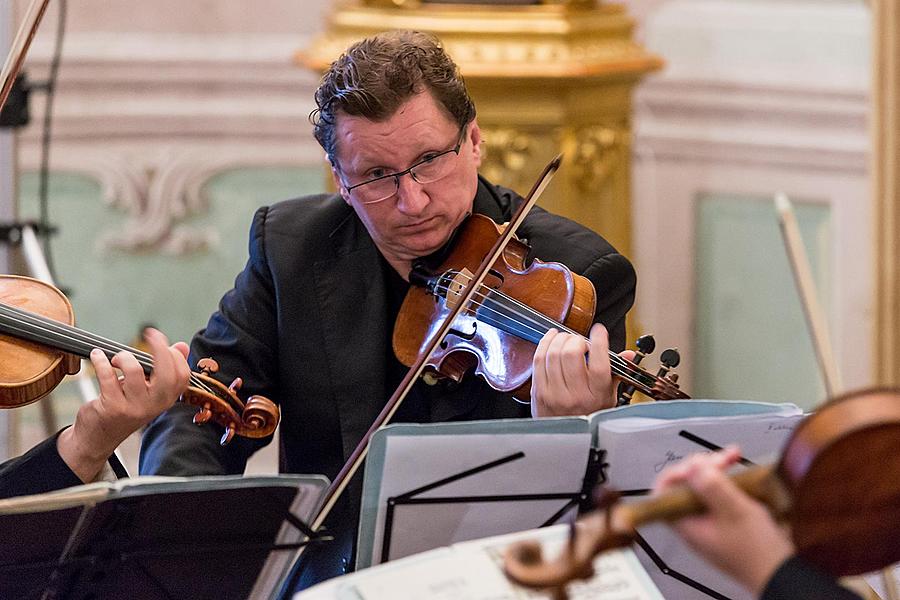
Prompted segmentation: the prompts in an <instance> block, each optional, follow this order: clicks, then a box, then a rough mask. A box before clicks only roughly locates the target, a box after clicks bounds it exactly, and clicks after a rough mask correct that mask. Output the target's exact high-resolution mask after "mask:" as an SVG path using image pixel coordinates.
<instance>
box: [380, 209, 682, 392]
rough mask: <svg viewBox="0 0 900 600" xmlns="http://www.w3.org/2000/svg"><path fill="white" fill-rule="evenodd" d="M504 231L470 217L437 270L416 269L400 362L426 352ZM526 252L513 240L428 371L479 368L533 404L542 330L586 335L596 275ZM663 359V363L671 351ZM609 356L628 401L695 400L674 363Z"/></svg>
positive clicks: (400, 326) (456, 372)
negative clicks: (646, 363) (655, 365)
mask: <svg viewBox="0 0 900 600" xmlns="http://www.w3.org/2000/svg"><path fill="white" fill-rule="evenodd" d="M500 234H501V229H500V227H499V226H498V225H497V224H496V223H494V222H493V221H492V220H491V219H489V218H488V217H485V216H483V215H478V214H475V215H472V216H470V217H469V218H468V219H467V220H466V221H465V222H464V223H463V224H462V225H461V226H460V231H459V233H458V234H457V238H456V240H455V242H454V246H453V249H452V251H451V252H450V254H449V255H448V256H447V257H446V258H445V259H444V261H443V262H442V263H441V265H440V266H439V267H438V268H437V269H436V270H435V272H436V274H433V273H430V272H428V271H427V270H424V269H423V267H421V266H420V265H418V266H417V267H416V268H414V269H413V271H412V272H411V273H410V276H409V281H410V283H411V284H412V285H411V286H410V289H409V292H408V293H407V295H406V298H405V299H404V301H403V305H402V306H401V307H400V312H399V314H398V315H397V320H396V323H395V325H394V334H393V347H394V353H395V354H396V355H397V359H398V360H399V361H400V362H401V363H403V364H404V365H406V366H411V365H412V364H413V363H414V362H415V361H416V359H417V358H419V357H420V356H422V355H423V349H424V348H425V347H426V346H427V345H428V344H429V342H431V341H432V340H433V339H434V337H435V335H436V332H437V330H438V327H439V325H440V324H441V323H443V322H444V320H445V319H446V317H447V315H448V314H449V313H450V311H451V310H453V309H454V308H455V307H456V305H457V304H458V302H459V298H460V296H461V295H462V293H463V292H464V291H465V290H466V288H467V287H468V286H469V282H470V281H471V279H472V271H474V270H475V269H477V267H478V265H479V263H481V260H482V258H483V257H484V256H485V255H487V253H488V251H489V250H490V248H491V247H492V246H493V245H494V243H495V242H496V241H497V239H498V237H499V236H500ZM528 251H529V247H528V246H527V245H526V244H524V243H523V242H522V241H521V240H519V239H518V238H516V237H513V238H512V239H511V240H510V241H509V243H508V244H507V246H506V249H505V250H504V253H503V255H502V258H501V260H498V261H497V262H495V263H494V265H493V266H492V268H491V269H489V271H488V274H487V276H486V277H485V280H484V283H483V284H482V285H481V286H480V287H479V288H478V289H477V291H476V292H475V295H474V298H473V300H472V302H471V306H470V307H469V308H464V309H463V310H462V312H461V313H460V315H459V316H458V317H457V318H456V319H455V320H454V322H453V326H452V327H451V329H450V330H449V332H448V333H447V335H446V336H445V337H444V339H443V341H441V343H440V344H439V346H438V348H437V349H436V350H435V351H434V352H433V353H432V354H431V356H430V357H429V359H428V361H427V362H426V366H427V367H428V368H429V369H430V370H432V371H436V372H438V373H439V374H440V375H442V376H445V377H449V378H451V379H453V380H455V381H459V380H460V379H462V377H463V375H464V374H465V373H466V372H467V371H469V370H472V369H474V370H475V372H476V373H477V374H479V375H481V376H482V377H484V379H485V380H486V381H487V383H488V384H489V385H490V386H491V387H492V388H494V389H495V390H498V391H501V392H506V393H511V394H512V396H513V397H514V398H516V399H517V400H519V401H521V402H525V403H528V402H529V400H530V393H531V369H532V361H533V358H534V352H535V350H536V348H537V344H538V342H539V341H540V340H541V338H542V337H543V336H544V334H546V333H547V332H548V331H549V330H550V329H556V330H558V331H564V332H567V333H572V334H577V335H581V336H582V337H585V336H586V335H587V333H588V330H589V329H590V327H591V324H592V323H593V318H594V308H595V306H596V292H595V291H594V286H593V285H592V284H591V282H590V280H589V279H587V278H586V277H583V276H581V275H578V274H577V273H572V272H571V271H570V270H569V269H568V268H567V267H566V266H565V265H562V264H560V263H555V262H543V261H540V260H535V261H534V262H533V263H532V264H530V265H529V266H527V267H526V266H525V263H526V259H527V256H528ZM585 339H586V338H585ZM639 347H640V344H639ZM666 352H674V351H666ZM638 356H639V357H642V356H643V354H639V355H638ZM663 358H664V362H665V358H666V353H663ZM638 360H639V359H638ZM609 361H610V367H611V368H612V372H613V375H616V376H618V377H619V378H620V379H621V380H622V381H623V382H625V383H626V386H623V388H624V390H623V391H625V390H627V392H628V399H630V394H631V393H633V392H634V391H635V390H637V391H640V392H641V393H643V394H645V395H647V396H649V397H651V398H653V399H655V400H672V399H676V398H677V399H687V398H690V396H688V395H687V394H686V393H685V392H684V391H682V390H681V389H680V388H679V387H678V384H677V375H676V374H675V373H672V372H670V371H669V369H668V366H674V365H673V364H669V365H667V367H666V368H664V369H661V370H660V372H659V373H657V374H656V375H653V374H651V373H650V372H648V371H646V370H644V369H643V368H641V367H639V366H638V364H637V362H632V361H629V360H626V359H624V358H622V357H621V356H619V355H618V354H616V353H615V352H610V353H609ZM675 364H677V361H676V362H675ZM620 403H622V402H621V398H620Z"/></svg>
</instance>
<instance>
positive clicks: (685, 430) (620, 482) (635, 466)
mask: <svg viewBox="0 0 900 600" xmlns="http://www.w3.org/2000/svg"><path fill="white" fill-rule="evenodd" d="M802 417H803V415H802V413H801V412H800V410H799V409H798V410H796V411H785V412H783V413H781V414H774V415H737V416H728V417H715V418H709V417H699V418H689V419H677V420H667V419H647V418H626V419H617V420H613V421H607V422H601V423H599V424H598V434H597V435H598V438H599V440H600V447H601V448H603V449H604V450H606V452H607V462H608V463H609V470H608V472H607V477H608V483H609V485H611V486H613V487H615V488H616V489H619V490H640V489H646V488H650V487H652V486H653V481H654V480H655V479H656V476H657V475H658V474H659V473H660V472H661V471H662V470H663V469H665V468H666V467H667V466H669V465H672V464H674V463H677V462H680V461H681V460H683V459H684V458H685V457H687V456H689V455H691V454H694V453H697V452H709V451H710V447H711V446H718V447H725V446H728V445H729V444H737V445H739V446H740V448H741V453H742V455H743V456H745V457H747V458H748V459H749V460H751V461H753V462H755V463H756V464H769V463H771V462H774V461H775V460H777V458H778V455H779V453H780V452H781V447H782V446H783V445H784V442H785V440H786V439H787V438H788V437H789V436H790V434H791V432H792V431H793V430H794V428H795V427H796V426H797V424H798V423H799V422H800V419H802Z"/></svg>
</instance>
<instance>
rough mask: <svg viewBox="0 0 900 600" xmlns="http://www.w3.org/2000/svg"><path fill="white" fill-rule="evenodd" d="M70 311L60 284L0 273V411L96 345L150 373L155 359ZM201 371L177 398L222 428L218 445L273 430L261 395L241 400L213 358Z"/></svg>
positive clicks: (197, 418) (34, 394)
mask: <svg viewBox="0 0 900 600" xmlns="http://www.w3.org/2000/svg"><path fill="white" fill-rule="evenodd" d="M73 324H74V312H73V310H72V305H71V303H70V302H69V300H68V298H66V297H65V295H63V293H62V292H60V291H59V290H58V289H56V288H55V287H53V286H52V285H49V284H47V283H44V282H42V281H38V280H36V279H31V278H28V277H20V276H17V275H0V356H2V357H3V359H2V360H0V408H15V407H18V406H24V405H26V404H30V403H32V402H35V401H37V400H39V399H40V398H43V397H44V396H46V395H47V394H49V393H50V392H51V391H52V390H53V388H55V387H56V386H57V385H58V384H59V382H60V381H62V379H63V377H65V376H66V375H74V374H75V373H77V372H78V369H79V368H80V366H81V360H80V359H81V358H87V357H88V356H89V355H90V353H91V350H92V349H94V348H99V349H100V350H102V351H103V353H104V354H106V356H107V357H108V358H112V357H113V356H115V354H116V353H118V352H120V351H122V350H127V351H128V352H131V353H132V354H134V356H135V358H137V360H138V362H139V363H140V364H141V366H142V367H143V369H144V372H145V373H147V374H148V375H149V374H150V373H151V372H152V370H153V357H152V356H151V355H150V354H147V353H146V352H141V351H140V350H137V349H135V348H129V347H128V346H125V345H122V344H119V343H117V342H114V341H112V340H108V339H106V338H103V337H100V336H97V335H94V334H92V333H89V332H87V331H85V330H83V329H78V328H76V327H74V326H73ZM198 366H199V367H200V369H201V372H200V373H191V378H190V382H189V385H188V388H187V390H186V391H185V392H184V393H183V394H182V395H181V398H180V400H181V401H182V402H185V403H187V404H191V405H193V406H196V407H198V409H199V410H198V411H197V413H196V414H195V415H194V423H196V424H197V425H202V424H203V423H206V422H208V421H210V420H212V421H215V422H216V423H218V424H219V425H221V426H222V427H224V428H225V433H224V434H223V435H222V439H221V440H220V443H221V444H222V445H223V446H224V445H225V444H227V443H228V442H230V441H231V439H232V438H233V437H234V436H235V435H239V436H242V437H250V438H260V437H266V436H268V435H271V434H272V432H274V431H275V427H276V426H277V425H278V421H279V418H280V411H279V409H278V407H277V406H276V405H275V404H274V403H273V402H272V401H271V400H269V399H267V398H264V397H262V396H251V397H250V398H248V399H247V402H246V403H245V402H243V401H241V400H240V399H239V398H238V396H237V391H238V390H239V389H240V387H241V379H240V378H237V379H235V380H234V381H233V382H232V383H231V385H229V386H227V387H226V386H225V385H223V384H222V383H220V382H219V381H217V380H215V379H213V378H212V377H211V376H210V375H211V374H212V373H214V372H215V371H217V370H218V365H217V364H216V362H215V361H214V360H212V359H210V358H203V359H201V360H200V361H199V362H198Z"/></svg>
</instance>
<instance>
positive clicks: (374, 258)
mask: <svg viewBox="0 0 900 600" xmlns="http://www.w3.org/2000/svg"><path fill="white" fill-rule="evenodd" d="M331 239H332V241H333V243H334V254H333V256H332V257H329V258H327V259H324V260H320V261H318V262H316V263H315V265H314V269H315V281H316V293H317V295H318V299H319V304H320V306H321V309H322V318H323V322H324V323H328V324H331V326H330V327H328V328H325V330H324V340H325V344H324V348H323V350H324V355H325V356H324V357H323V358H324V359H325V360H326V361H327V364H328V373H329V375H330V376H331V377H332V382H331V389H332V392H333V395H334V397H333V401H334V404H335V409H336V411H337V413H338V414H337V417H338V422H339V423H340V428H341V442H342V445H343V450H344V458H345V459H346V458H347V457H348V456H349V455H350V454H351V453H352V452H353V450H354V449H355V448H356V445H357V444H358V443H359V440H360V439H362V436H363V435H364V434H365V432H366V431H368V429H369V427H370V426H371V425H372V422H373V421H374V420H375V417H376V416H377V415H378V413H379V412H380V411H381V408H382V406H383V405H384V403H385V400H386V399H385V398H384V386H385V383H384V380H385V368H386V367H385V362H384V350H385V347H386V343H387V341H386V340H387V339H388V338H387V336H388V324H387V323H385V306H386V302H387V300H386V291H385V289H384V276H383V274H382V269H381V259H380V258H379V254H378V251H377V249H376V247H375V244H374V243H373V242H372V240H371V238H370V237H369V235H368V232H366V230H365V227H363V225H362V223H361V222H360V221H359V219H358V218H357V217H356V215H355V213H353V212H352V210H349V209H348V216H347V218H346V219H344V220H343V221H342V222H341V224H340V225H339V226H338V227H337V228H336V229H335V230H334V232H332V234H331Z"/></svg>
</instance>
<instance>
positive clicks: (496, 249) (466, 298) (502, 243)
mask: <svg viewBox="0 0 900 600" xmlns="http://www.w3.org/2000/svg"><path fill="white" fill-rule="evenodd" d="M561 161H562V155H559V156H557V157H556V158H554V159H553V160H552V161H550V163H549V164H548V165H547V166H546V167H544V170H543V171H542V172H541V175H540V177H539V178H538V180H537V182H536V183H535V184H534V186H533V187H532V188H531V191H530V192H529V193H528V196H527V197H526V198H525V201H524V202H523V203H522V204H521V206H519V209H518V210H517V211H516V213H515V214H514V215H513V217H512V219H511V220H510V222H509V225H507V227H506V228H505V229H504V231H503V233H502V234H501V235H500V237H499V238H497V241H496V242H495V243H494V246H493V248H492V249H491V251H490V252H489V253H488V254H487V256H485V257H484V259H483V260H482V261H481V265H479V267H478V270H477V271H476V272H475V274H474V275H473V276H472V278H471V280H470V281H472V282H474V285H469V286H467V287H466V290H465V292H464V293H463V294H462V297H461V298H460V301H459V303H458V304H457V305H456V306H455V307H454V308H453V310H451V311H450V313H449V314H448V315H447V317H446V318H445V319H444V321H443V323H441V327H440V328H439V329H438V331H437V334H436V335H434V336H433V337H432V338H431V341H430V342H429V343H428V344H427V345H426V346H425V349H424V351H423V352H422V353H421V354H420V355H419V358H418V360H417V361H416V362H415V363H414V364H413V365H412V366H411V367H410V368H409V371H408V372H407V373H406V376H405V377H404V378H403V380H402V381H401V382H400V385H399V386H398V387H397V389H396V390H395V391H394V393H393V394H392V395H391V397H390V399H389V400H388V401H387V404H385V405H384V408H383V409H382V410H381V412H380V413H379V414H378V416H377V417H376V418H375V421H374V422H373V423H372V426H371V427H370V428H369V430H368V431H367V432H366V433H365V435H363V437H362V439H361V440H360V442H359V444H358V445H357V446H356V449H355V450H354V451H353V454H351V455H350V458H349V459H348V460H347V462H346V463H345V464H344V466H343V468H342V469H341V471H340V473H338V475H337V477H335V479H334V481H333V482H332V484H331V486H330V487H329V488H328V491H327V492H326V494H325V500H324V502H323V504H322V509H321V510H320V511H319V513H318V514H317V515H316V518H315V520H313V522H312V524H311V529H312V530H313V531H318V530H319V528H320V527H321V526H322V523H323V522H324V521H325V518H326V517H327V516H328V514H329V513H330V512H331V510H332V508H334V505H335V503H336V502H337V501H338V498H340V496H341V494H342V493H343V492H344V490H345V489H346V488H347V485H348V484H349V483H350V480H351V479H352V478H353V475H354V474H355V473H356V471H357V470H358V469H359V467H360V465H361V464H362V462H363V460H365V458H366V455H367V454H368V452H369V441H370V440H371V438H372V436H373V435H374V434H375V432H376V431H377V430H378V429H379V428H381V426H383V425H384V424H386V423H387V422H388V421H390V420H391V417H393V416H394V413H396V412H397V409H399V408H400V404H401V403H402V402H403V400H404V399H405V398H406V396H407V395H408V394H409V391H410V390H411V389H412V387H413V385H414V384H415V382H416V380H417V379H418V378H419V376H420V375H421V374H422V372H423V371H424V370H425V363H426V362H427V361H428V359H429V358H431V355H432V354H433V353H434V351H435V349H436V348H437V347H438V345H439V344H440V343H441V340H443V339H444V337H445V336H446V335H447V333H448V332H449V331H450V328H451V327H452V326H453V322H454V321H455V320H456V317H457V316H458V315H459V314H460V313H461V312H462V311H463V310H465V309H466V308H467V307H468V305H469V302H470V301H471V300H472V298H473V297H474V296H475V293H476V290H478V289H479V286H480V285H481V284H482V282H483V281H484V279H485V277H486V276H487V273H488V271H489V270H490V268H491V267H492V266H493V265H494V263H495V262H497V260H498V259H499V258H500V256H501V254H502V253H503V251H504V250H505V249H506V246H507V244H508V242H509V240H511V239H512V237H513V236H514V235H515V233H516V231H517V230H518V228H519V226H520V225H521V224H522V222H523V221H524V220H525V217H526V216H527V215H528V213H529V211H530V210H531V208H532V207H533V206H534V204H535V203H536V202H537V199H538V198H539V197H540V196H541V194H542V193H543V192H544V190H545V189H546V188H547V186H548V185H549V184H550V180H551V179H552V177H553V175H554V173H556V171H557V169H559V164H560V162H561ZM298 554H299V553H298Z"/></svg>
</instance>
